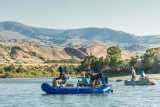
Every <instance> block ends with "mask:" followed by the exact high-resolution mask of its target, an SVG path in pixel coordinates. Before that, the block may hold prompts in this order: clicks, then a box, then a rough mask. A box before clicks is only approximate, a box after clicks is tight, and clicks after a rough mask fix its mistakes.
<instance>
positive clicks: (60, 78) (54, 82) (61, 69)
mask: <svg viewBox="0 0 160 107" xmlns="http://www.w3.org/2000/svg"><path fill="white" fill-rule="evenodd" d="M58 70H59V71H60V76H59V77H58V78H54V79H53V82H52V86H53V87H58V83H61V82H63V81H65V80H66V77H65V72H64V71H63V68H62V67H59V68H58Z"/></svg>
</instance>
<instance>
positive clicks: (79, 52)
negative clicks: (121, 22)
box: [0, 42, 134, 64]
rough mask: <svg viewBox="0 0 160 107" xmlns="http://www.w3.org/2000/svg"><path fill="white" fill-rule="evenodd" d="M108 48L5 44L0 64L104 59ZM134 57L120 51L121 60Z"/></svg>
mask: <svg viewBox="0 0 160 107" xmlns="http://www.w3.org/2000/svg"><path fill="white" fill-rule="evenodd" d="M107 48H108V46H103V45H94V46H91V47H88V48H84V47H78V46H77V47H66V48H64V49H51V48H43V47H40V46H38V45H35V44H31V43H27V42H24V43H20V44H6V43H0V62H1V63H18V64H23V63H30V64H39V63H43V62H44V61H46V60H49V59H50V60H60V59H77V60H82V59H84V58H85V56H87V55H94V56H96V57H102V56H103V57H105V56H106V49H107ZM130 56H134V54H131V53H129V52H126V51H122V58H123V59H126V58H130Z"/></svg>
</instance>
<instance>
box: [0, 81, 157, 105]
mask: <svg viewBox="0 0 160 107" xmlns="http://www.w3.org/2000/svg"><path fill="white" fill-rule="evenodd" d="M78 79H80V78H71V79H69V80H67V83H72V84H74V85H76V83H77V80H78ZM44 82H46V83H49V84H51V82H52V78H11V79H4V78H3V79H0V107H10V106H14V107H49V106H52V107H82V106H83V107H86V106H88V107H109V106H117V107H125V106H130V107H132V106H134V107H135V106H137V107H140V106H144V107H159V105H160V85H159V83H160V80H157V85H155V86H150V85H148V86H125V85H124V82H123V81H121V82H110V84H111V85H112V86H113V93H109V94H108V95H106V94H105V95H103V94H100V95H94V94H82V95H72V94H70V95H52V94H46V93H45V92H43V91H42V90H41V84H42V83H44Z"/></svg>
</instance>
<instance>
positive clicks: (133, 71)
mask: <svg viewBox="0 0 160 107" xmlns="http://www.w3.org/2000/svg"><path fill="white" fill-rule="evenodd" d="M131 72H132V81H135V79H136V71H135V70H134V68H133V67H132V68H131Z"/></svg>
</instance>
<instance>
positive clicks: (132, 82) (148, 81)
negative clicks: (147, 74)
mask: <svg viewBox="0 0 160 107" xmlns="http://www.w3.org/2000/svg"><path fill="white" fill-rule="evenodd" d="M124 84H125V85H156V81H155V80H154V79H145V80H143V81H127V80H125V81H124Z"/></svg>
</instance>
